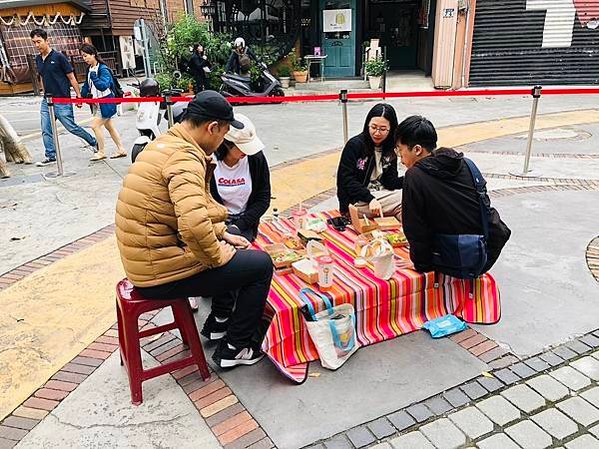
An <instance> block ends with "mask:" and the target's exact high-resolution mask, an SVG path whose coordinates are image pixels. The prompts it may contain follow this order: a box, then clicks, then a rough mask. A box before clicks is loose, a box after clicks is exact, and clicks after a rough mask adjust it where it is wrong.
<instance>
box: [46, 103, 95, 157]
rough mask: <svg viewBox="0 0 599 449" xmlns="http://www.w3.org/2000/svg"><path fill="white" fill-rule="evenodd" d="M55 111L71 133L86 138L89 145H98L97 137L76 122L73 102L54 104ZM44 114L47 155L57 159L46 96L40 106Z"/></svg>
mask: <svg viewBox="0 0 599 449" xmlns="http://www.w3.org/2000/svg"><path fill="white" fill-rule="evenodd" d="M54 113H55V115H56V118H57V119H58V121H59V122H60V123H62V126H64V127H65V129H66V130H67V131H68V132H70V133H71V134H73V135H75V136H77V137H79V138H81V139H83V140H85V141H86V142H87V143H88V144H89V145H91V146H96V145H97V142H96V139H95V138H94V137H93V136H92V135H91V134H90V133H88V132H87V131H86V130H84V129H83V128H82V127H81V126H79V125H77V123H75V114H74V113H73V105H71V104H54ZM40 114H41V116H42V139H43V141H44V147H45V148H46V157H47V158H48V159H56V149H55V148H54V141H53V140H52V122H51V121H50V110H49V109H48V103H47V102H46V99H45V98H44V99H43V100H42V105H41V108H40Z"/></svg>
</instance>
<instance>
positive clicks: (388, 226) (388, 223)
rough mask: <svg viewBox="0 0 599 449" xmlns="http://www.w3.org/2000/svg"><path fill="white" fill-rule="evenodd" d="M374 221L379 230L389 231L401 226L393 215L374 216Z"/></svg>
mask: <svg viewBox="0 0 599 449" xmlns="http://www.w3.org/2000/svg"><path fill="white" fill-rule="evenodd" d="M374 221H375V222H376V224H377V225H378V227H379V229H380V230H381V231H389V230H392V229H399V228H401V223H400V222H399V220H398V219H397V218H395V217H383V218H375V219H374Z"/></svg>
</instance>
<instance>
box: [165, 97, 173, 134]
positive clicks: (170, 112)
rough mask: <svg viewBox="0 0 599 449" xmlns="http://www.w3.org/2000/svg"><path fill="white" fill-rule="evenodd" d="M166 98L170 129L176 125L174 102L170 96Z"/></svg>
mask: <svg viewBox="0 0 599 449" xmlns="http://www.w3.org/2000/svg"><path fill="white" fill-rule="evenodd" d="M165 98H166V113H167V115H168V127H169V128H172V127H173V125H174V124H175V121H174V119H173V100H172V99H171V96H170V95H167V96H166V97H165Z"/></svg>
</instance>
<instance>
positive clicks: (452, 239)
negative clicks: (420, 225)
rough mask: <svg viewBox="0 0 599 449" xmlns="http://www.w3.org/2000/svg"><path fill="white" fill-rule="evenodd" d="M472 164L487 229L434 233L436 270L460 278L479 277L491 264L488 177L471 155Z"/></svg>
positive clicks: (467, 160)
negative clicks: (478, 231) (486, 266)
mask: <svg viewBox="0 0 599 449" xmlns="http://www.w3.org/2000/svg"><path fill="white" fill-rule="evenodd" d="M464 162H466V164H467V165H468V169H469V170H470V174H471V175H472V180H473V182H474V187H475V188H476V193H477V195H478V202H479V209H480V216H481V223H482V225H483V233H482V234H481V235H477V234H435V235H434V236H433V266H434V268H435V271H437V272H439V273H443V274H447V275H449V276H453V277H456V278H459V279H476V278H477V277H478V276H480V275H481V274H483V273H484V268H485V265H486V264H487V241H488V239H489V216H490V214H491V211H490V209H489V206H488V205H487V204H486V203H485V200H484V198H485V196H486V192H487V190H486V187H485V186H486V184H487V183H486V181H485V179H484V178H483V176H482V174H481V173H480V170H479V169H478V167H477V166H476V165H475V164H474V162H472V161H471V160H470V159H468V158H464Z"/></svg>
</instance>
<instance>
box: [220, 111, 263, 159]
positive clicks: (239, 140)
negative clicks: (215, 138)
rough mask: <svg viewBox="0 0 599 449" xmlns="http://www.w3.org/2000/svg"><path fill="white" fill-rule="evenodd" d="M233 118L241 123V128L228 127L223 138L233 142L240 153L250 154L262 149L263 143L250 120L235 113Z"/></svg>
mask: <svg viewBox="0 0 599 449" xmlns="http://www.w3.org/2000/svg"><path fill="white" fill-rule="evenodd" d="M235 120H236V121H237V122H241V123H243V128H242V129H237V128H234V127H232V126H231V127H230V128H229V132H228V133H227V134H225V140H227V141H229V142H231V143H234V144H235V145H236V146H237V148H239V149H240V150H241V152H242V153H244V154H246V155H247V156H252V155H254V154H256V153H258V152H259V151H262V150H263V149H264V144H263V143H262V141H261V140H260V138H259V137H258V135H257V134H256V127H255V126H254V124H253V123H252V121H251V120H250V119H249V118H248V117H246V116H245V115H243V114H237V113H236V114H235Z"/></svg>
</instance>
